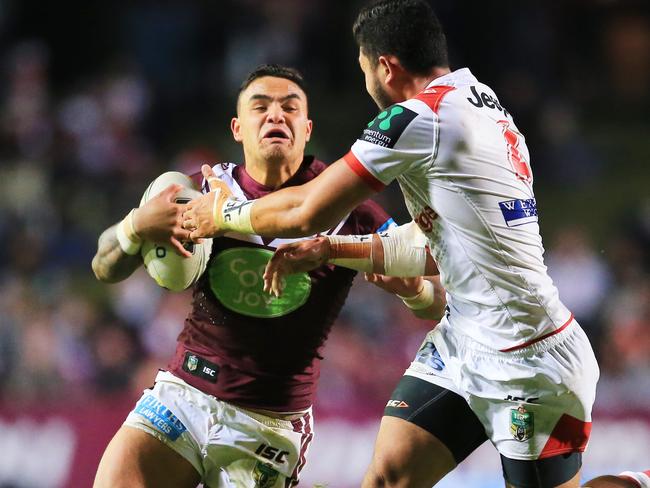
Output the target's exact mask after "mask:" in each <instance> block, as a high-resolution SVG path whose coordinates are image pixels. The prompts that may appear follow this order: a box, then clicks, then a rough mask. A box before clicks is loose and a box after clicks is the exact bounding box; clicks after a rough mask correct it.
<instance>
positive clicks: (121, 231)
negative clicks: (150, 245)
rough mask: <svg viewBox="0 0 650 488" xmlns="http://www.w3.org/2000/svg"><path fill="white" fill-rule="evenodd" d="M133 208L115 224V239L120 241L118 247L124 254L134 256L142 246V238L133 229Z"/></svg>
mask: <svg viewBox="0 0 650 488" xmlns="http://www.w3.org/2000/svg"><path fill="white" fill-rule="evenodd" d="M134 212H135V209H132V210H131V211H130V212H129V213H128V214H127V216H126V217H124V218H123V219H122V221H121V222H120V223H118V224H117V228H116V230H115V232H116V234H117V241H118V242H119V243H120V248H121V249H122V251H124V252H125V253H126V254H128V255H130V256H135V255H136V254H138V253H139V252H140V248H141V247H142V239H141V238H140V236H139V235H138V234H137V232H136V231H135V227H134V226H133V213H134Z"/></svg>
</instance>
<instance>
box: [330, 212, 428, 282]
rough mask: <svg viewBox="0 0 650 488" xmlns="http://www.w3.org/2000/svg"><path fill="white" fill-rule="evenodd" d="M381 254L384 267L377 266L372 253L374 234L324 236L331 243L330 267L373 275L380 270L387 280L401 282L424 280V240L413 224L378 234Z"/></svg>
mask: <svg viewBox="0 0 650 488" xmlns="http://www.w3.org/2000/svg"><path fill="white" fill-rule="evenodd" d="M377 236H378V237H379V239H380V240H381V243H382V246H383V250H384V262H383V266H377V264H378V263H376V262H375V260H376V258H375V256H374V255H373V252H372V248H373V245H372V238H373V234H369V235H356V236H327V239H328V240H329V241H330V248H331V251H330V259H329V260H328V261H329V262H330V263H332V264H337V265H339V266H343V267H345V268H351V269H356V270H358V271H365V272H366V273H376V272H378V271H377V270H378V269H383V272H382V273H383V274H385V275H386V276H399V277H403V278H408V277H415V276H423V275H424V274H425V267H426V263H427V254H428V251H427V238H426V236H425V235H424V234H423V233H422V231H421V230H420V228H419V227H418V226H417V224H416V223H415V222H412V221H411V222H409V223H408V224H404V225H400V226H398V227H393V228H392V229H388V230H387V231H385V232H382V233H380V234H377Z"/></svg>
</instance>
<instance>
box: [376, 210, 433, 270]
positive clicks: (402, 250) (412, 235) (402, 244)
mask: <svg viewBox="0 0 650 488" xmlns="http://www.w3.org/2000/svg"><path fill="white" fill-rule="evenodd" d="M378 235H379V238H380V239H381V243H382V245H383V248H384V274H385V275H386V276H400V277H403V278H406V277H415V276H423V275H424V271H425V268H426V263H427V254H428V250H427V238H426V236H425V235H424V234H423V233H422V231H421V230H420V228H419V227H418V226H417V224H416V223H415V222H413V221H411V222H409V223H408V224H404V225H400V226H399V227H395V228H393V229H388V230H387V231H386V232H382V233H381V234H378Z"/></svg>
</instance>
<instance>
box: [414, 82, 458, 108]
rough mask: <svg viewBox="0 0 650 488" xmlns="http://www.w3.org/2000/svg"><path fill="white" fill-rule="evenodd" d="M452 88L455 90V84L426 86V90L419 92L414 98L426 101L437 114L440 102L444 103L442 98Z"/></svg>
mask: <svg viewBox="0 0 650 488" xmlns="http://www.w3.org/2000/svg"><path fill="white" fill-rule="evenodd" d="M452 90H455V88H454V87H453V86H445V85H439V86H430V87H428V88H426V89H425V90H424V91H422V92H420V93H418V94H417V95H416V96H415V97H414V98H416V99H417V100H421V101H423V102H424V103H426V104H427V105H428V106H429V108H430V109H431V110H433V112H434V113H436V114H437V113H438V109H439V108H440V104H441V103H442V99H443V98H444V97H445V95H446V94H447V93H449V92H450V91H452Z"/></svg>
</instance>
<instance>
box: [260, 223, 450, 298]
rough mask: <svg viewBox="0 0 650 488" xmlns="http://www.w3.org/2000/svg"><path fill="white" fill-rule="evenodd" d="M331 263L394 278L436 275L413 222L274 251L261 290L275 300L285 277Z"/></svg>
mask: <svg viewBox="0 0 650 488" xmlns="http://www.w3.org/2000/svg"><path fill="white" fill-rule="evenodd" d="M326 263H331V264H336V265H339V266H343V267H346V268H350V269H354V270H357V271H365V272H366V273H374V274H379V275H388V276H397V277H418V276H427V275H436V274H438V268H437V266H436V263H435V261H434V260H433V257H432V256H431V254H430V252H429V250H428V244H427V239H426V237H425V235H424V234H422V232H421V231H420V229H419V227H418V226H417V225H416V224H415V222H412V221H411V222H409V223H408V224H404V225H400V226H398V227H395V228H392V229H388V230H387V231H385V232H381V233H379V234H369V235H363V236H354V235H352V236H350V235H348V236H345V235H343V236H339V235H336V236H320V237H316V238H315V239H308V240H304V241H300V242H295V243H292V244H287V245H284V246H281V247H279V248H278V249H277V251H276V252H275V254H274V255H273V257H272V258H271V260H270V261H269V263H268V264H267V266H266V270H265V272H264V288H265V290H266V291H267V292H270V293H273V294H275V295H276V296H279V294H280V293H281V292H282V283H283V278H284V276H286V275H288V274H292V273H298V272H304V271H311V270H312V269H315V268H317V267H318V266H322V265H323V264H326Z"/></svg>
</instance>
